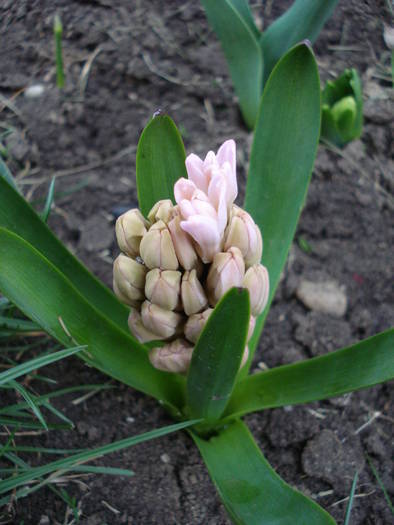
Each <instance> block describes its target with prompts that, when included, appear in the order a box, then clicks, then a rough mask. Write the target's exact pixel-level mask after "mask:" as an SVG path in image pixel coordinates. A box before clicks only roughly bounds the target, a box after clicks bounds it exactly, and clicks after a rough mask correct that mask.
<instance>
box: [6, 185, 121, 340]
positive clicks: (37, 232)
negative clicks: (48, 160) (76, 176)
mask: <svg viewBox="0 0 394 525" xmlns="http://www.w3.org/2000/svg"><path fill="white" fill-rule="evenodd" d="M0 227H3V228H6V229H7V230H11V231H12V232H14V233H16V234H17V235H19V236H20V237H22V238H23V239H25V240H26V241H27V242H28V243H30V244H32V245H33V246H34V248H36V249H37V250H38V251H39V252H41V253H42V255H43V256H44V257H45V258H47V259H48V260H49V261H50V262H51V263H52V264H53V265H55V266H56V267H57V268H59V270H60V271H61V272H62V273H63V274H64V275H65V276H66V277H67V278H68V279H70V281H71V282H72V283H73V285H74V286H75V287H76V288H77V289H78V290H79V292H80V293H81V294H82V295H83V296H84V297H85V298H86V299H87V301H89V302H90V303H92V304H93V305H94V307H95V308H97V309H98V310H100V311H101V312H103V314H104V315H105V316H107V317H108V318H109V319H111V321H113V322H114V323H116V324H117V325H118V326H119V327H120V328H121V329H122V330H124V331H125V332H127V333H128V332H129V330H128V327H127V316H128V309H127V308H126V307H125V306H124V305H122V304H121V303H120V302H119V301H118V299H117V298H116V297H115V295H114V294H113V293H112V292H111V291H110V290H109V289H108V288H107V287H106V286H104V285H103V284H102V283H101V282H100V281H99V280H98V279H96V278H95V277H94V276H93V275H92V274H91V273H90V272H89V271H88V270H87V269H86V268H85V267H84V266H83V265H82V264H81V263H80V262H79V261H78V260H77V259H76V258H75V257H74V256H73V255H72V254H71V253H70V252H69V251H68V250H67V249H66V247H65V246H64V245H63V244H62V243H61V242H60V241H59V239H57V238H56V237H55V236H54V235H53V233H52V232H51V230H50V229H49V228H48V226H47V225H46V224H45V223H44V222H43V221H42V220H41V218H40V217H39V216H38V215H37V214H36V212H35V211H34V210H33V208H32V207H31V206H30V205H29V204H28V203H27V202H26V201H25V199H24V198H23V197H22V196H21V195H19V193H18V192H17V191H15V189H14V188H12V187H11V186H10V185H9V184H8V183H7V182H6V181H5V179H3V178H2V177H0Z"/></svg>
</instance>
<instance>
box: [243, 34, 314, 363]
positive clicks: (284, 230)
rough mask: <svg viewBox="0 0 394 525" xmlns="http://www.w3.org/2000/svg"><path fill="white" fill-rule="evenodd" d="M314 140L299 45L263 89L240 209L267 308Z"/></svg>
mask: <svg viewBox="0 0 394 525" xmlns="http://www.w3.org/2000/svg"><path fill="white" fill-rule="evenodd" d="M319 134H320V85H319V74H318V71H317V65H316V61H315V58H314V56H313V53H312V51H311V49H310V48H309V47H308V46H307V45H305V44H301V45H299V46H296V47H295V48H293V49H292V50H291V51H289V53H288V54H287V55H286V56H284V57H283V58H282V60H281V61H280V62H279V64H278V65H277V66H276V67H275V69H274V71H273V72H272V75H271V77H270V79H269V81H268V83H267V85H266V87H265V89H264V94H263V97H262V101H261V107H260V111H259V116H258V120H257V123H256V129H255V136H254V141H253V146H252V152H251V159H250V169H249V175H248V182H247V186H246V196H245V208H246V210H247V211H248V212H249V213H250V214H251V215H252V217H253V218H254V220H255V221H256V223H257V224H258V226H259V228H260V230H261V233H262V235H263V240H264V251H263V264H264V265H265V266H266V267H267V269H268V272H269V279H270V298H269V304H270V302H271V300H272V297H273V296H274V293H275V290H276V287H277V285H278V282H279V278H280V275H281V272H282V269H283V267H284V264H285V262H286V258H287V253H288V251H289V248H290V246H291V242H292V240H293V237H294V232H295V229H296V226H297V221H298V218H299V215H300V213H301V210H302V206H303V204H304V200H305V196H306V192H307V189H308V184H309V180H310V174H311V171H312V167H313V162H314V159H315V155H316V150H317V144H318V140H319ZM267 312H268V307H267V308H266V309H265V312H263V314H262V315H261V316H260V317H259V318H258V320H257V323H256V328H255V331H254V334H253V337H252V339H251V340H250V342H249V350H250V359H249V363H250V362H251V359H252V357H253V352H254V350H255V348H256V345H257V342H258V339H259V335H260V333H261V330H262V327H263V323H264V319H265V316H266V314H267ZM245 369H247V367H245Z"/></svg>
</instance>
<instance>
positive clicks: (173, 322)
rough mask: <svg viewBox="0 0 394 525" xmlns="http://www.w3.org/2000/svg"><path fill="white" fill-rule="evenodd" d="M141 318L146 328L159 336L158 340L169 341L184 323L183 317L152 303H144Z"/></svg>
mask: <svg viewBox="0 0 394 525" xmlns="http://www.w3.org/2000/svg"><path fill="white" fill-rule="evenodd" d="M141 318H142V322H143V323H144V326H145V328H147V329H148V330H149V331H150V332H153V333H154V334H157V339H168V338H169V337H172V336H173V335H175V334H176V333H177V331H178V329H179V327H180V324H181V322H182V315H181V314H177V313H175V312H172V311H171V310H165V309H164V308H161V307H160V306H157V304H153V303H151V302H150V301H144V302H143V303H142V307H141Z"/></svg>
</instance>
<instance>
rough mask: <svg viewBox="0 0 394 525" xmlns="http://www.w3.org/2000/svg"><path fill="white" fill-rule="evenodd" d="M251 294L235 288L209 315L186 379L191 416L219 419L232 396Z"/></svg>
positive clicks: (244, 337)
mask: <svg viewBox="0 0 394 525" xmlns="http://www.w3.org/2000/svg"><path fill="white" fill-rule="evenodd" d="M249 318H250V307H249V293H248V291H247V290H246V289H245V288H232V289H231V290H230V291H228V292H227V293H226V294H225V295H224V297H223V298H222V299H221V300H220V302H219V303H218V305H217V306H216V308H215V310H214V311H213V312H212V314H211V315H210V316H209V318H208V321H207V323H206V325H205V327H204V330H203V331H202V333H201V335H200V337H199V339H198V341H197V344H196V346H195V348H194V350H193V356H192V361H191V364H190V369H189V374H188V378H187V399H188V406H189V408H190V413H191V415H192V417H201V418H205V419H207V420H215V419H218V418H219V417H220V416H221V414H222V413H223V411H224V409H225V407H226V404H227V402H228V400H229V398H230V395H231V391H232V389H233V386H234V383H235V379H236V377H237V374H238V370H239V367H240V364H241V360H242V355H243V353H244V350H245V346H246V337H247V333H248V325H249Z"/></svg>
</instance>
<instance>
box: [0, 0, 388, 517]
mask: <svg viewBox="0 0 394 525" xmlns="http://www.w3.org/2000/svg"><path fill="white" fill-rule="evenodd" d="M288 3H289V2H265V3H264V4H265V7H264V8H263V7H262V6H261V5H262V4H263V2H257V1H255V2H253V3H252V4H253V5H254V6H255V7H254V9H255V12H256V14H257V15H258V14H260V15H261V14H263V15H264V20H265V22H266V23H268V22H269V21H270V20H272V18H273V17H275V16H277V14H278V13H279V12H281V9H282V8H283V6H285V5H288ZM278 4H279V5H280V6H281V7H278ZM55 11H57V12H59V13H60V15H61V18H62V21H63V25H64V58H65V70H66V82H67V86H66V89H65V90H64V93H59V91H58V90H57V89H56V88H55V86H54V84H55V70H54V66H53V42H52V22H53V16H54V14H55ZM384 21H385V22H386V23H388V22H389V13H388V11H387V4H386V2H384V1H383V0H382V1H364V2H357V1H356V0H353V1H347V2H345V1H343V0H342V1H341V2H340V5H339V6H338V8H337V10H336V12H335V15H334V17H333V18H332V19H331V20H330V21H329V23H328V24H327V26H326V28H325V29H324V31H323V33H322V35H321V38H320V39H319V41H318V43H317V45H316V46H315V50H316V53H317V58H318V62H319V66H320V69H321V75H322V77H323V78H324V79H326V78H329V77H330V75H331V74H332V73H339V72H341V71H342V70H343V69H344V68H345V67H350V66H352V67H357V68H358V70H359V71H360V74H361V75H362V79H363V84H364V91H365V128H364V133H363V137H362V140H361V141H357V142H355V143H353V144H352V145H350V146H349V147H348V148H347V149H346V150H344V151H343V153H342V154H337V153H335V152H331V151H328V150H327V149H323V148H320V151H319V155H318V160H317V163H316V166H315V170H314V175H313V179H312V183H311V188H310V192H309V196H308V200H307V205H306V208H305V210H304V212H303V215H302V219H301V222H300V225H299V228H298V231H297V235H296V242H295V243H294V246H293V248H292V251H291V255H290V259H289V264H288V267H287V269H286V272H285V276H284V279H283V281H282V283H281V285H280V288H279V290H278V294H277V297H276V299H275V302H274V304H273V307H272V309H271V312H270V315H269V317H268V321H267V325H266V329H265V331H264V334H263V337H262V341H261V345H260V348H259V351H258V353H257V355H256V361H255V365H256V366H257V367H258V366H260V367H261V366H264V365H266V366H269V367H273V366H276V365H279V364H283V363H289V362H294V361H296V360H299V359H304V358H306V357H310V356H313V355H318V354H321V353H325V352H327V351H330V350H332V349H334V348H336V347H339V346H343V345H346V344H348V343H350V342H353V341H357V340H358V339H360V338H361V337H365V336H369V335H372V334H374V333H377V332H378V331H380V330H383V329H386V328H388V327H389V326H390V325H392V324H393V322H392V321H393V313H392V312H393V309H392V303H391V304H390V300H392V292H391V288H390V285H391V282H392V279H391V267H392V250H391V252H390V248H391V246H392V242H393V221H392V211H393V206H392V200H391V199H392V197H391V196H390V194H392V189H393V179H392V174H393V171H394V170H393V160H392V153H393V150H392V143H391V142H390V138H391V137H392V130H393V121H394V115H393V94H392V91H390V89H389V86H390V84H389V82H388V81H386V80H385V75H387V71H388V70H387V67H386V69H385V68H384V66H387V64H388V61H387V60H388V52H387V50H385V47H384V43H383V39H382V28H383V26H382V24H383V22H384ZM0 32H1V34H2V37H3V38H2V51H3V52H2V53H1V55H0V92H1V93H2V94H3V95H4V96H6V97H7V98H8V99H10V98H11V99H12V100H13V103H14V105H15V107H16V111H15V110H13V109H12V108H11V109H10V108H9V107H4V106H3V105H2V103H1V102H0V109H1V110H2V111H1V113H0V124H1V125H2V126H4V127H5V128H7V129H10V130H11V131H12V133H10V134H9V135H8V137H7V139H6V140H5V144H6V147H7V149H8V152H9V155H10V159H9V160H10V163H9V164H10V167H11V168H12V170H13V172H14V173H16V174H17V177H18V180H19V182H20V184H21V185H23V186H22V187H23V189H24V191H25V193H26V195H27V196H29V198H31V199H33V200H34V199H38V198H39V197H42V195H44V194H45V191H46V189H47V186H48V181H49V180H50V178H51V177H52V176H53V175H57V183H56V186H57V191H58V192H60V195H58V197H57V198H56V207H55V209H54V211H53V213H52V217H51V221H50V224H51V226H52V227H53V228H54V230H55V231H56V233H57V234H58V235H59V236H60V237H61V238H62V239H63V241H64V242H65V243H66V244H67V245H68V246H69V248H70V249H71V250H72V251H73V252H75V253H77V255H78V256H79V257H80V258H81V259H82V260H83V261H84V262H85V263H86V264H87V266H88V267H89V268H90V269H92V270H93V271H94V273H95V274H96V275H98V276H99V277H100V278H101V279H102V280H104V281H105V282H106V283H107V284H108V285H110V283H111V280H112V275H111V274H112V267H111V264H112V260H113V257H114V255H115V254H116V253H117V249H116V247H115V242H114V235H113V212H114V210H116V207H117V206H119V205H128V206H129V207H132V206H135V205H136V204H137V203H136V188H135V179H134V166H135V151H136V145H137V141H138V137H139V134H140V132H141V130H142V128H143V126H144V125H145V124H146V122H147V120H148V119H149V116H150V115H151V114H152V113H153V112H154V111H155V110H156V109H158V108H163V109H164V110H166V111H167V112H168V113H169V114H170V115H171V116H172V117H173V118H174V120H175V121H176V123H177V124H178V126H179V128H180V130H181V132H182V134H183V137H184V141H185V146H186V149H187V151H188V152H191V151H194V152H196V153H198V154H204V153H205V152H206V151H208V149H215V148H216V147H217V146H218V145H219V144H220V143H221V142H222V141H223V140H224V139H226V138H230V137H233V138H235V139H236V141H237V146H238V167H239V179H240V181H241V182H240V185H241V197H242V193H243V191H242V187H243V185H244V179H245V173H246V167H247V163H248V156H249V149H250V143H251V134H250V133H249V132H247V131H246V130H245V128H244V126H243V124H242V122H241V120H240V117H239V112H238V109H237V106H236V101H235V97H234V94H233V91H232V87H231V83H230V81H229V78H228V74H227V69H226V64H225V62H224V59H223V57H222V54H221V51H220V46H219V45H218V43H217V41H216V39H215V37H214V35H213V34H212V33H211V31H210V29H209V27H208V25H207V22H206V20H205V16H204V13H203V11H202V9H201V8H200V5H199V3H198V2H191V1H188V2H180V1H169V2H166V3H165V9H164V10H163V2H159V1H158V0H153V1H151V2H142V1H133V2H130V1H126V0H124V1H122V0H115V1H109V0H96V1H90V2H89V1H82V0H81V1H70V0H64V1H60V0H56V1H48V0H30V1H29V2H26V1H22V0H20V1H17V2H14V1H12V0H3V1H2V2H1V5H0ZM87 63H88V64H89V63H90V67H88V68H87V67H86V64H87ZM84 66H85V67H84ZM36 83H41V84H43V85H44V88H45V90H44V93H43V95H42V96H41V97H39V98H34V99H31V98H27V97H26V96H25V95H24V93H23V90H24V89H25V88H26V87H27V86H30V85H33V84H36ZM67 191H68V192H70V191H71V193H70V194H69V195H66V196H64V194H63V193H62V192H67ZM263 234H264V232H263ZM301 246H303V249H302V248H301ZM303 280H310V281H313V282H315V283H321V282H324V281H327V280H333V281H334V282H336V283H337V293H338V294H340V293H344V294H345V296H346V299H347V309H346V312H345V314H344V315H343V316H341V317H339V318H338V317H333V316H331V315H329V314H326V313H321V312H318V311H313V310H309V309H308V308H306V307H305V306H304V304H303V303H302V302H301V301H300V300H299V299H297V295H298V296H299V286H300V283H301V282H302V281H303ZM297 290H298V291H297ZM51 375H52V377H54V378H56V379H57V380H58V385H59V387H63V386H67V385H76V384H85V383H102V382H105V381H107V378H105V377H104V376H103V375H101V374H100V373H98V372H96V371H94V370H91V369H89V368H87V367H86V366H85V365H83V364H82V363H81V362H80V361H79V360H77V359H72V360H68V361H66V362H64V363H59V364H56V365H54V366H52V368H51ZM69 401H70V400H67V399H63V400H59V401H57V406H58V407H59V408H61V409H62V410H63V411H64V412H65V413H66V414H67V416H68V417H70V418H71V419H72V420H73V421H74V422H75V424H76V430H75V431H74V432H67V433H66V432H64V433H62V432H56V433H55V432H53V433H50V434H48V435H46V434H45V435H43V436H41V437H36V438H34V439H29V440H28V441H26V443H27V442H28V443H35V444H40V445H45V446H50V447H55V446H58V447H62V448H64V447H72V446H74V447H88V446H89V447H93V446H97V445H99V444H104V443H107V442H110V441H113V440H115V439H120V438H122V437H126V436H129V435H133V434H137V433H140V432H143V431H146V430H149V429H152V428H158V427H160V426H163V425H165V424H168V423H169V422H170V420H169V419H168V418H167V416H166V415H165V414H164V412H163V411H162V410H161V409H160V407H158V406H157V404H156V403H155V402H153V401H152V400H150V399H148V398H146V397H145V396H142V395H140V394H138V393H137V392H134V391H131V390H130V389H127V388H125V387H123V386H120V385H116V388H114V389H113V390H109V391H105V392H102V393H99V394H97V395H96V396H94V397H92V398H90V399H89V400H88V401H86V402H84V403H82V404H79V405H77V406H74V405H72V404H70V403H69ZM391 410H392V408H391ZM377 412H378V413H379V415H376V414H377ZM248 422H249V423H250V426H251V429H252V431H253V434H254V436H255V437H256V439H257V440H258V442H259V444H260V445H261V447H262V449H263V451H264V453H265V454H266V456H267V458H268V459H269V461H270V462H271V463H272V465H273V466H274V467H275V468H276V469H277V471H278V472H279V474H281V475H282V476H283V477H284V479H286V480H287V481H288V482H289V483H291V484H292V485H294V486H296V487H298V488H299V489H300V490H302V491H303V492H305V493H306V494H308V495H310V496H312V497H313V498H314V499H316V501H318V502H319V504H321V505H322V506H323V507H324V508H326V509H327V510H328V511H329V512H330V513H331V514H332V515H333V516H334V517H335V518H336V519H337V520H338V522H339V523H341V522H342V520H343V516H344V512H345V508H346V500H345V498H346V497H347V496H348V494H349V491H350V485H351V481H352V479H353V476H354V473H355V470H356V469H361V473H360V478H359V485H358V488H357V498H356V499H355V503H354V510H353V514H352V524H354V525H361V524H363V525H366V524H371V525H372V524H374V525H377V524H388V523H390V522H391V521H390V518H391V519H392V515H391V514H390V510H389V508H388V505H387V503H386V501H385V499H384V496H383V493H382V491H381V489H380V488H379V486H378V484H377V481H376V479H375V477H374V476H373V474H372V472H371V469H370V467H369V466H368V464H367V463H366V460H365V457H366V454H369V455H370V457H371V458H372V461H373V463H374V465H375V467H376V469H377V471H378V472H379V475H380V477H381V480H382V482H383V483H384V485H385V487H386V490H387V491H388V492H389V493H390V494H392V493H393V492H394V485H393V481H392V477H391V476H390V474H391V472H390V468H391V464H390V461H389V458H390V457H392V451H391V449H390V446H391V438H390V436H391V429H392V422H393V414H392V412H390V390H389V386H388V385H386V386H379V387H374V388H372V389H370V390H367V391H364V392H361V393H357V394H353V395H351V396H349V397H347V398H342V399H339V400H332V401H329V402H323V403H315V404H313V405H308V406H303V407H297V408H293V409H290V408H288V409H281V410H274V411H267V412H265V413H264V414H259V415H254V416H250V417H249V418H248ZM22 442H23V441H22V440H20V443H22ZM103 464H106V465H114V466H122V467H126V468H131V469H132V470H134V471H135V472H136V476H135V477H134V478H131V479H122V478H114V477H99V476H97V477H94V478H88V479H83V484H82V479H81V480H80V481H81V482H78V483H76V482H74V483H71V482H70V483H69V484H68V485H67V490H68V492H69V493H70V494H73V495H75V496H76V498H77V500H78V502H79V505H80V508H81V510H82V519H81V522H82V523H86V524H89V525H95V524H97V525H99V524H100V525H101V524H103V523H110V524H112V523H113V524H117V523H128V524H133V525H137V524H141V525H142V524H144V525H145V524H155V523H157V524H169V525H172V524H193V525H194V524H204V525H205V524H210V525H213V524H215V525H216V524H218V525H224V524H227V523H229V520H228V518H227V517H226V513H225V511H224V509H223V507H222V505H221V503H220V501H219V498H218V496H217V495H216V492H215V489H214V488H213V486H212V484H211V482H210V480H209V476H208V474H207V472H206V470H205V467H204V465H203V463H202V461H201V459H200V457H199V455H198V452H197V450H196V449H195V448H194V446H193V444H192V443H191V441H190V440H189V438H188V437H187V435H185V434H181V433H179V434H176V435H171V436H168V437H166V438H162V439H160V440H158V441H154V442H150V443H146V444H142V445H139V446H138V448H133V449H130V450H129V451H125V452H123V453H122V454H118V455H114V456H112V457H111V458H106V459H104V460H103ZM14 510H15V518H14V520H15V523H22V521H23V522H24V523H25V524H36V523H37V524H38V523H41V524H42V525H44V524H45V523H51V524H52V523H57V522H59V523H63V522H64V520H65V513H66V509H65V505H64V503H63V502H61V501H60V500H58V499H56V498H55V497H54V496H53V494H52V493H51V492H50V491H48V490H45V489H44V490H42V491H40V492H38V493H37V494H35V495H34V496H32V497H30V498H27V499H25V500H23V501H20V502H18V503H17V504H16V505H15V509H14ZM69 520H71V517H70V518H69Z"/></svg>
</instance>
